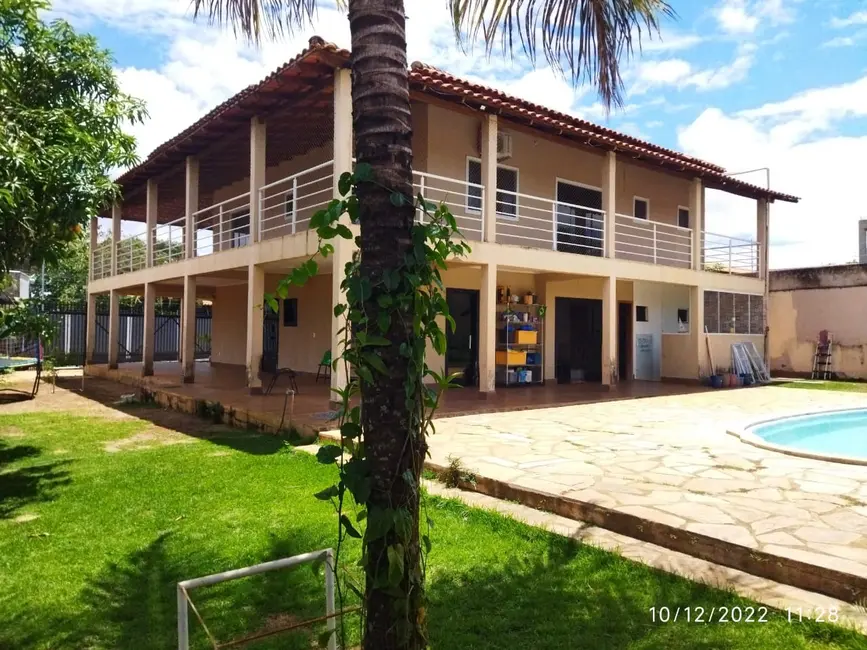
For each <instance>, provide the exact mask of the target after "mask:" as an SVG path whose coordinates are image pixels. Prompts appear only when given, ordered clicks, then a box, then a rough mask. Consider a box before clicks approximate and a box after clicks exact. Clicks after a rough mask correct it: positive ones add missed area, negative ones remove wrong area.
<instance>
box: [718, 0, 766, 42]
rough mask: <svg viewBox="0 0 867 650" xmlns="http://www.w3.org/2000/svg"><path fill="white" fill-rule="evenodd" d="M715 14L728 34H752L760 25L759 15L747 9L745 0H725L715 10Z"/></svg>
mask: <svg viewBox="0 0 867 650" xmlns="http://www.w3.org/2000/svg"><path fill="white" fill-rule="evenodd" d="M714 15H715V16H716V19H717V22H718V23H719V26H720V27H721V28H722V30H723V31H724V32H726V33H728V34H752V33H753V32H754V31H756V28H757V27H758V26H759V19H758V17H757V16H754V15H752V14H750V13H749V12H748V11H747V4H746V2H745V0H725V1H724V2H723V3H722V4H720V5H719V6H717V8H716V9H715V10H714Z"/></svg>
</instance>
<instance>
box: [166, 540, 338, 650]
mask: <svg viewBox="0 0 867 650" xmlns="http://www.w3.org/2000/svg"><path fill="white" fill-rule="evenodd" d="M309 562H322V563H323V564H324V565H325V617H324V618H325V621H326V626H327V629H328V632H330V633H331V634H330V637H329V639H328V650H337V634H336V626H337V619H336V617H337V615H338V614H337V613H336V610H335V605H334V588H335V579H336V574H335V571H334V551H333V550H332V549H330V548H326V549H323V550H321V551H313V552H311V553H304V554H303V555H293V556H292V557H287V558H283V559H280V560H274V561H272V562H263V563H262V564H254V565H253V566H248V567H244V568H242V569H234V570H232V571H224V572H223V573H214V574H212V575H209V576H202V577H201V578H192V579H190V580H184V581H183V582H179V583H178V650H189V648H190V628H189V622H190V621H189V608H190V606H192V607H193V611H194V613H195V614H196V616H197V618H199V621H200V622H201V623H202V625H203V626H204V621H202V619H201V617H199V615H198V612H196V611H195V605H193V604H192V601H191V600H190V599H189V594H188V592H189V591H191V590H193V589H197V588H199V587H208V586H210V585H215V584H218V583H221V582H227V581H229V580H237V579H239V578H247V577H249V576H254V575H256V574H259V573H265V572H267V571H276V570H278V569H289V568H291V567H294V566H298V565H299V564H306V563H309ZM316 620H322V619H316ZM205 632H206V633H207V634H208V636H209V637H210V638H211V642H212V643H213V644H214V647H218V644H217V643H216V641H215V640H214V638H213V637H211V634H210V632H208V629H207V627H205Z"/></svg>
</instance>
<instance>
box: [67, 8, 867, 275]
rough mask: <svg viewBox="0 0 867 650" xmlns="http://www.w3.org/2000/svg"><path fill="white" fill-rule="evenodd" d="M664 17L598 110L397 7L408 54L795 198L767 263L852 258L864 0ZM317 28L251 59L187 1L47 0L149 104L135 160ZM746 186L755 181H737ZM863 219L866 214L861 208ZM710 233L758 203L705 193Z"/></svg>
mask: <svg viewBox="0 0 867 650" xmlns="http://www.w3.org/2000/svg"><path fill="white" fill-rule="evenodd" d="M670 2H671V5H672V7H673V8H674V9H675V10H676V11H677V13H678V18H677V19H676V20H667V21H665V22H664V24H663V28H662V34H661V39H660V38H657V39H654V40H653V41H649V42H648V41H645V42H644V47H643V51H642V52H641V53H636V56H635V57H634V59H633V60H632V61H629V62H627V63H626V64H625V65H624V68H623V77H624V82H625V93H626V97H625V104H626V105H625V107H624V109H623V110H621V111H615V112H614V113H612V114H611V115H608V114H607V113H606V111H605V110H604V108H603V107H602V106H601V105H600V104H599V103H598V101H597V99H596V96H595V91H594V90H593V89H592V88H589V87H578V88H573V87H571V86H570V84H568V83H567V82H566V81H565V80H563V79H561V78H559V77H557V75H555V74H554V73H553V72H551V71H550V70H548V69H547V68H545V66H544V65H539V66H536V67H535V68H534V67H533V66H532V65H531V64H530V62H528V61H527V60H526V59H525V57H523V56H522V55H521V54H520V53H518V55H517V56H516V58H515V59H514V60H512V61H509V60H507V59H505V58H503V57H501V56H494V57H493V58H491V59H486V58H485V57H484V56H482V55H481V54H482V52H481V49H480V48H476V50H475V51H473V52H469V53H465V52H462V51H461V50H460V49H459V48H457V47H455V44H454V39H453V36H452V33H451V30H450V27H449V17H448V13H447V11H446V5H447V3H446V0H406V5H407V15H408V17H409V20H408V26H407V30H408V41H409V57H410V61H412V60H422V61H425V62H426V63H430V64H433V65H436V66H438V67H441V68H444V69H446V70H449V71H450V72H453V73H455V74H459V75H463V76H468V77H471V78H473V79H475V80H478V81H482V82H484V83H486V84H488V85H492V86H496V87H499V88H501V89H503V90H507V91H510V92H513V93H515V94H518V95H520V96H522V97H525V98H527V99H530V100H532V101H535V102H537V103H540V104H545V105H548V106H551V107H552V108H557V109H560V110H563V111H567V112H571V113H574V114H576V115H579V116H581V117H584V118H586V119H589V120H592V121H595V122H598V123H603V124H606V125H608V126H610V127H612V128H615V129H618V130H622V131H624V132H627V133H631V134H633V135H636V136H639V137H643V138H646V139H648V140H651V141H653V142H656V143H658V144H661V145H664V146H668V147H671V148H674V149H678V150H681V151H686V152H688V153H691V154H694V155H697V156H700V157H702V158H704V159H707V160H711V161H713V162H716V163H719V164H722V165H723V166H725V167H726V168H727V169H729V170H730V171H733V172H734V171H741V170H746V169H753V168H756V167H764V166H769V167H770V168H771V181H772V185H773V186H774V187H775V188H776V189H779V190H782V191H785V192H789V193H793V194H796V195H798V196H800V197H802V198H803V201H802V202H801V204H799V205H797V206H790V205H783V204H775V205H774V206H773V208H772V221H771V242H772V248H771V265H772V266H773V267H777V268H784V267H791V266H801V265H807V264H825V263H832V262H846V261H850V260H852V259H854V258H855V257H856V256H857V229H856V224H857V220H858V218H859V217H867V209H864V208H862V205H863V204H864V201H863V199H862V198H861V197H860V195H859V191H860V186H861V185H862V184H863V177H864V174H865V164H864V158H865V156H864V153H865V152H867V133H865V128H867V1H865V0H824V1H822V0H718V1H717V2H713V1H709V2H696V1H695V0H670ZM320 7H321V8H320V11H319V13H318V16H317V19H316V22H315V25H313V26H312V27H309V28H307V29H305V30H303V32H299V33H298V34H295V35H293V36H292V37H288V38H286V39H284V40H283V41H281V42H277V43H267V44H265V45H264V46H263V47H262V48H261V49H253V48H250V47H248V46H247V45H245V44H244V43H239V42H238V41H237V40H236V39H235V38H234V37H233V36H232V34H231V33H227V32H225V31H220V30H217V29H215V28H211V27H209V26H208V25H206V24H203V23H201V22H199V23H197V22H194V21H193V20H192V17H191V15H190V11H189V4H188V1H187V0H55V4H54V14H55V15H59V16H61V17H64V18H66V19H68V20H70V21H71V22H72V23H73V24H74V25H75V26H76V27H77V28H78V29H80V30H84V31H89V32H91V33H93V34H94V35H95V36H96V37H97V38H98V39H99V40H100V42H101V43H102V44H103V45H104V46H105V47H106V48H108V49H110V50H111V51H112V53H113V54H114V57H115V59H116V61H117V64H116V65H117V71H118V74H119V76H120V79H121V83H122V85H123V87H124V88H125V89H126V90H127V91H128V92H130V93H131V94H134V95H136V96H138V97H141V98H142V99H144V100H145V101H146V102H147V104H148V109H149V112H150V115H151V118H150V120H149V122H148V123H147V124H145V125H142V126H137V127H135V128H134V132H135V134H136V136H137V137H138V139H139V148H140V152H141V154H142V155H146V154H147V153H148V152H149V151H150V150H152V149H153V148H154V147H155V146H157V145H158V144H160V143H161V142H163V141H165V140H167V139H168V138H170V137H171V136H173V135H174V134H176V133H177V132H178V131H180V130H181V129H183V128H185V127H186V126H188V125H189V124H190V123H191V122H192V121H194V120H195V119H197V118H198V117H200V116H201V115H202V114H204V113H205V112H207V111H208V110H209V109H210V108H212V107H213V106H214V105H215V104H217V103H218V102H220V101H222V100H224V99H226V98H227V97H228V96H230V95H231V94H233V93H235V92H237V91H238V90H240V89H241V88H243V87H244V86H246V85H248V84H250V83H253V82H255V81H257V80H259V79H261V78H262V77H263V76H265V75H266V74H267V73H268V72H269V71H271V70H272V69H274V68H275V67H277V66H278V65H279V64H280V63H282V62H283V61H285V60H286V59H288V58H290V57H291V56H293V55H294V54H295V53H296V52H297V51H298V50H300V49H301V48H302V47H303V46H304V45H305V44H306V41H307V39H308V38H309V36H310V35H312V34H314V33H316V34H320V35H322V36H323V37H324V38H326V39H328V40H333V41H335V42H337V43H339V44H341V45H344V46H346V45H348V24H347V21H346V17H345V16H344V15H343V14H341V13H340V12H338V11H337V10H336V8H335V7H334V6H333V5H331V4H329V3H327V2H323V3H321V4H320ZM744 178H745V179H746V180H751V181H753V182H755V183H758V184H763V183H764V174H763V173H757V174H753V175H749V176H746V177H744ZM862 210H863V211H862ZM707 223H708V230H712V231H715V232H721V233H723V234H729V235H738V234H744V235H752V234H754V232H755V205H754V202H751V201H746V200H743V199H737V198H733V197H729V196H727V195H724V194H720V193H712V194H711V195H710V196H709V197H708V207H707Z"/></svg>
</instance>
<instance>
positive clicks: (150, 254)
mask: <svg viewBox="0 0 867 650" xmlns="http://www.w3.org/2000/svg"><path fill="white" fill-rule="evenodd" d="M145 215H146V221H147V230H146V231H145V232H146V234H147V240H146V242H147V243H146V245H145V246H146V255H145V264H146V265H147V266H153V265H154V239H155V233H154V229H155V228H156V227H157V183H156V181H155V180H153V179H152V178H149V179H148V183H147V193H146V196H145Z"/></svg>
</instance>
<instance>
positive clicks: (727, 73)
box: [630, 44, 755, 94]
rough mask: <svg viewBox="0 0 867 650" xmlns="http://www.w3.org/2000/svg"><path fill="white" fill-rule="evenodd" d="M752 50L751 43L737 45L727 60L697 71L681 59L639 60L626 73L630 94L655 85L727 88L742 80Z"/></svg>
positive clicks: (752, 53) (749, 61)
mask: <svg viewBox="0 0 867 650" xmlns="http://www.w3.org/2000/svg"><path fill="white" fill-rule="evenodd" d="M754 52H755V46H753V45H750V44H745V45H741V46H740V47H739V48H738V51H737V53H736V55H735V59H734V60H733V61H732V62H731V63H729V64H726V65H723V66H720V67H717V68H704V69H701V70H696V69H695V68H694V66H693V65H692V64H691V63H689V62H688V61H685V60H683V59H667V60H663V61H642V62H640V63H639V64H638V65H637V66H635V69H634V71H633V72H632V73H631V75H630V77H634V79H635V82H634V84H633V86H632V87H631V89H630V93H631V94H641V93H643V92H646V91H647V90H649V89H650V88H653V87H658V86H674V87H677V88H695V89H696V90H700V91H701V90H719V89H721V88H727V87H729V86H731V85H733V84H736V83H738V82H740V81H743V80H744V79H746V77H747V75H748V74H749V71H750V69H751V68H752V66H753V62H754Z"/></svg>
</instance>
